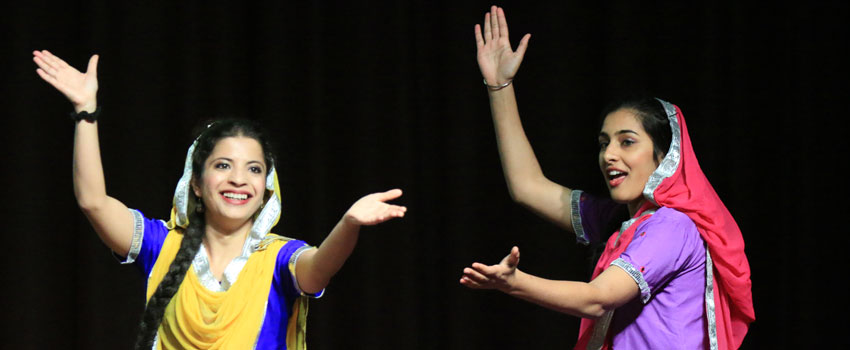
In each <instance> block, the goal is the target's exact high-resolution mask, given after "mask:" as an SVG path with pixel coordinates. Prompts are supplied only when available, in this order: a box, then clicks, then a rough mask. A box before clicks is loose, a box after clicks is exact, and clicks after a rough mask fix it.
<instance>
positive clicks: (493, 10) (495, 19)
mask: <svg viewBox="0 0 850 350" xmlns="http://www.w3.org/2000/svg"><path fill="white" fill-rule="evenodd" d="M490 31H491V32H492V33H493V34H492V35H493V39H499V37H500V36H499V8H498V7H496V6H495V5H493V6H491V7H490Z"/></svg>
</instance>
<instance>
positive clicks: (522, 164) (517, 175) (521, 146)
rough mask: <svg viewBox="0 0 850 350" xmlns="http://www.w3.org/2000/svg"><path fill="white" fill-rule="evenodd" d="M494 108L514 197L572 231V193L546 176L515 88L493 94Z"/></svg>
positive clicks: (508, 180)
mask: <svg viewBox="0 0 850 350" xmlns="http://www.w3.org/2000/svg"><path fill="white" fill-rule="evenodd" d="M490 108H491V110H492V113H493V124H494V126H495V129H496V142H497V144H498V147H499V156H500V158H501V161H502V169H503V171H504V174H505V182H507V184H508V191H509V192H510V195H511V198H512V199H513V200H514V201H516V202H518V203H520V204H522V205H523V206H525V207H527V208H529V209H531V210H532V211H534V212H536V213H537V214H538V215H540V216H542V217H544V218H546V219H549V220H551V221H552V222H554V223H556V224H558V225H559V226H561V227H563V228H565V229H567V230H570V231H571V230H572V218H571V215H570V200H569V198H570V192H571V190H570V189H569V188H567V187H564V186H561V185H559V184H557V183H555V182H552V181H550V180H549V179H547V178H546V177H545V176H544V175H543V170H542V169H541V167H540V163H539V162H538V161H537V157H536V156H535V155H534V150H533V149H532V147H531V143H529V141H528V137H527V136H526V135H525V131H524V130H523V127H522V122H521V121H520V117H519V111H518V108H517V102H516V97H515V95H514V89H513V85H509V86H508V87H506V88H504V89H501V90H497V91H490Z"/></svg>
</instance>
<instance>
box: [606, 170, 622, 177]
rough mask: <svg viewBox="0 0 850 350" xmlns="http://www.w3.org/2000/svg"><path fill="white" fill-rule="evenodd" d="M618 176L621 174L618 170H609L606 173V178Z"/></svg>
mask: <svg viewBox="0 0 850 350" xmlns="http://www.w3.org/2000/svg"><path fill="white" fill-rule="evenodd" d="M620 174H623V172H622V171H618V170H611V171H609V172H608V176H617V175H620Z"/></svg>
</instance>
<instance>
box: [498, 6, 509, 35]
mask: <svg viewBox="0 0 850 350" xmlns="http://www.w3.org/2000/svg"><path fill="white" fill-rule="evenodd" d="M498 11H499V34H500V35H501V36H503V37H505V38H510V36H509V35H508V21H507V20H506V19H505V10H503V9H502V8H501V7H499V9H498Z"/></svg>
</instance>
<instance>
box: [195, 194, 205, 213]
mask: <svg viewBox="0 0 850 350" xmlns="http://www.w3.org/2000/svg"><path fill="white" fill-rule="evenodd" d="M195 212H196V213H198V214H201V213H203V212H204V201H203V200H201V199H200V198H198V201H197V202H195Z"/></svg>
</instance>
